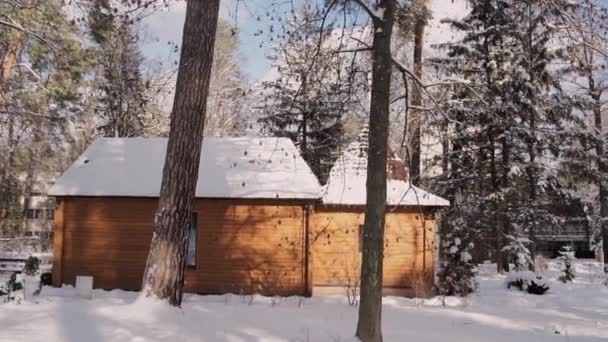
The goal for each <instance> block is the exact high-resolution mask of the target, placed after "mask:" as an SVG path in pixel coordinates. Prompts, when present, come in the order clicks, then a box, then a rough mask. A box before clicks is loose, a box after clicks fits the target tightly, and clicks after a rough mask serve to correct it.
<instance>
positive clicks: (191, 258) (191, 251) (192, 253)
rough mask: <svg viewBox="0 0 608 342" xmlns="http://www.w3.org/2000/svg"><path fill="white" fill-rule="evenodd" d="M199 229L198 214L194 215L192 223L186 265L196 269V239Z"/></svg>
mask: <svg viewBox="0 0 608 342" xmlns="http://www.w3.org/2000/svg"><path fill="white" fill-rule="evenodd" d="M197 227H198V214H197V213H192V220H191V221H190V229H189V230H188V250H187V254H186V265H187V266H189V267H196V239H197V232H196V231H197Z"/></svg>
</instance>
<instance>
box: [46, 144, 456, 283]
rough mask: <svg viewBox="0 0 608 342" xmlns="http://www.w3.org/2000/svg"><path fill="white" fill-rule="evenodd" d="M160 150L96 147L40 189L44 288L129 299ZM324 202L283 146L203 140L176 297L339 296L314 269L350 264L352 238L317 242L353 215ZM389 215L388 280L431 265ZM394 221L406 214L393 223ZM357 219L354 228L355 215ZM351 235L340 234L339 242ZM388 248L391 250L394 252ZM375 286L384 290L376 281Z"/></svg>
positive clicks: (146, 238)
mask: <svg viewBox="0 0 608 342" xmlns="http://www.w3.org/2000/svg"><path fill="white" fill-rule="evenodd" d="M166 143H167V140H166V139H163V138H152V139H150V138H102V139H98V140H96V141H95V142H94V143H93V144H92V145H91V146H89V148H88V149H87V150H86V151H85V152H84V153H83V155H82V156H80V158H78V160H77V161H76V162H75V163H74V164H73V165H72V166H71V167H70V168H69V169H68V170H67V171H66V172H65V173H64V174H63V175H62V176H61V177H60V178H59V179H58V180H57V182H56V183H55V185H54V186H53V187H52V188H51V189H50V191H49V195H51V196H54V197H55V198H56V201H57V207H56V212H55V225H54V238H53V256H54V260H53V283H54V285H55V286H61V284H74V283H75V278H76V276H77V275H88V276H92V277H93V286H94V287H95V288H102V289H117V288H120V289H126V290H138V289H140V286H141V280H142V277H143V271H144V266H145V262H146V258H147V255H148V249H149V244H150V240H151V237H152V231H153V218H154V212H155V210H156V208H157V204H158V196H159V192H160V184H161V176H162V167H163V162H164V156H165V150H166ZM337 165H338V164H337ZM399 167H403V165H400V166H399ZM334 168H335V167H334ZM332 172H333V170H332ZM404 172H405V171H403V173H404ZM349 183H350V182H349ZM363 184H365V183H363ZM324 190H325V192H326V194H325V195H323V192H322V191H321V187H320V185H319V182H318V180H317V178H316V177H315V176H314V174H313V173H312V171H311V170H310V168H309V167H308V165H307V164H306V162H305V161H304V160H303V159H302V157H301V156H300V155H299V153H298V151H297V149H296V147H295V146H294V145H293V143H292V142H291V141H290V140H289V139H287V138H205V140H204V142H203V150H202V156H201V165H200V168H199V182H198V184H197V188H196V200H195V204H194V212H193V217H192V224H191V226H190V235H189V236H190V238H189V246H188V255H187V272H186V280H185V290H186V291H188V292H194V293H200V294H221V293H261V294H265V295H311V294H312V292H313V286H320V285H345V283H344V281H342V278H340V277H342V275H340V274H338V273H336V272H337V271H334V270H333V268H332V267H329V266H328V267H326V266H325V265H326V264H327V263H328V262H329V261H330V260H331V258H332V255H331V254H332V253H342V252H343V251H344V249H348V248H350V247H352V248H353V250H352V251H351V252H352V253H351V254H353V255H354V256H356V254H354V253H357V244H356V243H358V242H357V241H358V240H357V239H358V235H356V234H351V235H348V236H351V239H352V241H351V242H350V243H349V244H344V243H342V244H341V243H340V241H344V240H345V237H344V236H340V235H339V234H338V233H336V232H334V233H333V235H331V236H329V237H328V236H327V235H326V234H325V233H326V232H327V230H323V229H322V227H325V226H326V225H327V222H328V221H327V218H328V217H329V216H332V215H337V216H336V217H337V220H338V221H339V220H343V216H344V212H348V210H351V211H352V210H358V211H361V210H362V209H361V208H362V205H361V203H359V202H357V204H356V205H354V206H350V205H349V206H343V205H342V204H336V205H335V206H334V204H333V203H331V201H330V200H331V197H330V196H328V195H329V194H330V192H329V189H328V188H326V189H324ZM401 190H402V189H398V190H396V191H401ZM418 191H420V192H419V193H418V196H420V195H422V196H429V197H428V198H429V201H431V202H432V203H431V202H429V204H432V205H430V206H428V207H426V209H424V210H423V212H425V213H426V212H428V210H427V209H430V208H436V207H439V206H442V205H444V204H445V203H443V202H441V201H442V200H441V199H439V198H437V197H435V196H432V195H430V194H427V193H425V192H423V191H422V190H419V189H418ZM345 194H346V193H345ZM402 194H403V193H402ZM425 194H426V195H425ZM408 196H409V195H407V194H406V198H408ZM346 198H351V197H350V195H347V196H346ZM353 198H354V197H353ZM322 200H323V201H324V202H325V203H321V201H322ZM408 203H409V202H408ZM389 204H390V203H389ZM337 208H339V210H337ZM405 208H409V209H405ZM421 208H422V207H421ZM397 212H398V213H389V214H388V216H387V232H389V231H393V230H394V229H396V230H402V232H401V233H399V234H401V235H399V236H392V235H391V236H392V237H391V238H390V239H392V240H391V241H389V242H388V243H390V244H391V247H387V254H386V256H385V262H386V263H387V264H391V262H390V261H389V260H392V259H393V258H394V257H395V258H397V259H399V260H402V261H403V262H402V261H398V262H395V263H394V264H395V266H394V267H393V268H394V269H395V272H396V273H395V274H397V273H399V270H398V268H399V267H401V266H403V269H402V270H403V271H404V272H406V273H407V272H409V270H411V269H412V267H419V266H418V265H419V264H420V262H419V261H417V260H418V259H420V258H423V259H424V263H423V265H427V263H428V265H432V264H433V262H432V260H431V259H432V258H433V253H432V251H426V248H431V247H430V246H431V245H430V244H429V243H428V242H424V241H423V246H422V247H421V246H419V243H418V242H419V240H420V237H419V236H418V235H416V236H411V234H414V233H412V232H414V231H416V232H418V230H419V228H418V226H419V225H418V223H417V222H419V221H416V220H420V218H421V217H423V216H416V214H414V211H413V209H411V207H407V206H406V207H404V209H401V208H400V209H399V210H397ZM401 212H403V213H406V212H407V215H404V216H403V220H402V219H401V217H400V216H399V215H400V213H401ZM357 215H359V216H357V217H362V215H361V213H358V214H357ZM393 216H394V217H393ZM349 220H350V219H349ZM425 220H426V221H430V220H429V219H428V218H426V219H425ZM425 220H423V221H420V222H426V221H425ZM351 221H352V222H354V221H356V220H355V219H352V220H350V221H349V222H350V223H352V222H351ZM393 221H395V222H396V221H399V223H398V224H397V223H391V222H393ZM357 222H358V221H357ZM350 223H349V224H350ZM361 223H362V221H361ZM353 224H354V223H353ZM429 224H430V223H429ZM358 225H359V223H357V224H356V225H354V226H352V227H351V228H348V229H349V233H348V234H350V229H355V230H357V229H358V227H359V226H358ZM331 227H332V229H334V228H336V227H338V226H337V225H335V224H334V225H332V226H331ZM339 227H340V228H343V227H345V226H339ZM349 227H350V226H349ZM353 227H354V228H353ZM390 227H395V228H390ZM412 227H416V228H412ZM321 232H322V233H323V234H321ZM415 234H418V233H415ZM321 236H323V237H324V238H323V239H321V238H320V237H321ZM387 238H388V236H387ZM328 240H331V244H332V245H333V246H334V247H333V248H335V251H334V252H332V251H331V248H332V247H329V245H328V244H327V242H328ZM393 240H394V241H397V242H396V243H394V247H392V246H393ZM406 241H407V242H406ZM413 241H415V243H414V244H412V243H413ZM425 241H426V240H425ZM403 243H406V245H403ZM401 245H403V246H404V248H406V251H405V252H403V253H401V252H399V253H395V254H391V253H392V252H391V251H392V250H393V249H392V248H395V250H398V249H399V248H400V247H399V246H401ZM408 246H409V247H408ZM412 246H413V247H414V248H418V249H416V250H413V249H411V248H412ZM420 248H421V249H420ZM423 250H424V252H423ZM393 255H394V256H393ZM421 255H423V256H421ZM359 259H360V254H359ZM397 259H395V260H397ZM353 262H354V261H353ZM359 263H360V260H359ZM391 267H392V266H391ZM389 269H390V267H389ZM410 273H411V272H410ZM404 274H405V273H404ZM407 274H409V273H407ZM391 277H393V278H394V280H390V281H389V282H388V285H390V286H394V287H407V286H411V281H410V280H409V277H410V276H409V275H401V276H397V275H395V276H391ZM393 278H390V279H393ZM385 279H386V280H387V281H388V280H389V278H387V273H386V272H385Z"/></svg>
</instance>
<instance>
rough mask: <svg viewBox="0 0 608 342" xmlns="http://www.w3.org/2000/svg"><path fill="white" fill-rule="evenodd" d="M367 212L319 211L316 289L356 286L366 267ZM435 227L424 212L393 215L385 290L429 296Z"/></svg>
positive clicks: (314, 246) (314, 264)
mask: <svg viewBox="0 0 608 342" xmlns="http://www.w3.org/2000/svg"><path fill="white" fill-rule="evenodd" d="M364 216H365V215H364V213H363V209H357V208H348V207H332V206H329V207H317V209H316V210H315V214H314V216H313V220H312V222H311V227H310V232H311V235H312V237H311V244H312V278H313V279H312V281H313V285H314V286H353V285H354V284H355V283H358V280H359V273H360V267H361V252H360V250H359V226H360V225H363V220H364ZM434 237H435V232H434V224H433V221H432V220H430V219H428V218H425V217H424V215H421V214H420V213H418V212H413V211H405V210H400V211H397V212H388V213H387V215H386V226H385V245H384V248H385V249H384V286H385V287H394V288H412V289H413V288H415V289H416V290H419V291H421V293H420V294H423V295H426V294H429V292H430V290H431V287H432V277H433V267H434Z"/></svg>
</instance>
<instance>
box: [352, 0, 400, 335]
mask: <svg viewBox="0 0 608 342" xmlns="http://www.w3.org/2000/svg"><path fill="white" fill-rule="evenodd" d="M377 7H378V9H380V10H383V14H384V15H383V16H382V19H381V20H380V19H378V18H375V19H374V43H373V46H372V48H373V59H372V88H371V105H370V115H369V150H368V161H367V184H366V189H367V198H366V200H367V201H366V203H367V206H366V209H365V221H364V228H363V230H364V234H363V253H362V261H361V303H360V306H359V321H358V322H357V332H356V336H357V337H358V338H359V339H360V340H361V341H363V342H381V341H382V274H383V257H384V215H385V213H386V171H387V170H386V163H387V160H386V155H387V148H388V127H389V101H390V86H391V65H392V59H391V57H392V56H391V36H392V30H393V22H394V11H395V0H380V1H379V2H378V5H377ZM379 12H380V11H379Z"/></svg>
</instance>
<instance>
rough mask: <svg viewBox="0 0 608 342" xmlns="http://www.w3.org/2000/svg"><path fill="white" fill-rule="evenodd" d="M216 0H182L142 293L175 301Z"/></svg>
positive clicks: (181, 274)
mask: <svg viewBox="0 0 608 342" xmlns="http://www.w3.org/2000/svg"><path fill="white" fill-rule="evenodd" d="M219 2H220V1H219V0H206V1H203V0H188V2H187V7H186V20H185V23H184V31H183V36H182V50H181V56H180V64H179V65H180V68H179V72H178V75H177V83H176V91H175V99H174V102H173V110H172V113H171V125H170V133H169V141H168V143H167V153H166V157H165V165H164V168H163V178H162V183H161V190H160V199H159V206H158V210H157V212H156V215H155V218H154V235H153V236H152V242H151V245H150V254H149V255H148V261H147V263H146V269H145V273H144V278H143V284H142V288H143V295H144V296H146V297H156V298H159V299H161V300H168V302H169V304H171V305H174V306H180V305H181V302H182V292H183V285H184V273H185V265H186V258H185V255H186V246H187V242H188V226H189V224H190V220H191V213H192V203H193V201H194V195H195V189H196V183H197V181H198V169H199V163H200V155H201V148H202V139H203V130H204V123H205V114H206V104H207V95H208V92H209V79H210V74H211V65H212V63H213V47H214V42H215V32H216V29H217V20H218V12H219Z"/></svg>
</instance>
